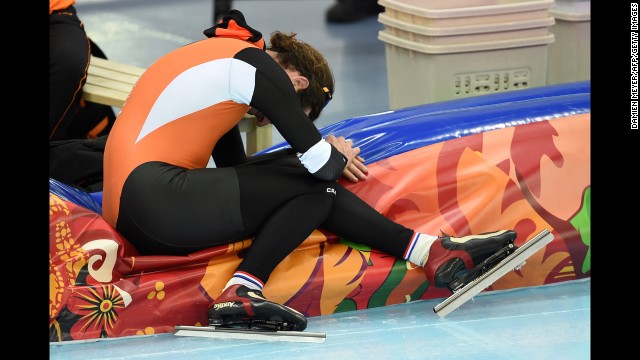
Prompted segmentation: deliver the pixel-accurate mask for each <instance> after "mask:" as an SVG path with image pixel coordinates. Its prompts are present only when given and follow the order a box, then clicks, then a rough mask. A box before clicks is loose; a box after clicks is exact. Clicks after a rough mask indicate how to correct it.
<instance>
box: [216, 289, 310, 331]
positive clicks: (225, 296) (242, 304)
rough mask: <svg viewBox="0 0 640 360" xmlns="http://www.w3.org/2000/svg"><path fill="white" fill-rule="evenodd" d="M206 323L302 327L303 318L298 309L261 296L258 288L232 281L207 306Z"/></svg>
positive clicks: (245, 326) (234, 325)
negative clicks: (232, 283) (233, 283)
mask: <svg viewBox="0 0 640 360" xmlns="http://www.w3.org/2000/svg"><path fill="white" fill-rule="evenodd" d="M207 315H208V317H209V326H219V327H229V328H238V329H259V330H278V331H283V330H284V331H289V330H291V331H303V330H304V329H306V328H307V319H306V318H305V317H304V315H302V314H301V313H300V312H298V311H296V310H294V309H292V308H290V307H288V306H285V305H281V304H277V303H274V302H271V301H269V300H267V299H265V298H264V296H263V295H262V292H261V291H259V290H252V289H249V288H248V287H246V286H244V285H232V286H229V287H228V288H227V289H226V290H225V291H223V292H222V294H220V296H218V298H217V299H216V300H215V301H214V302H213V304H211V306H210V307H209V310H208V313H207Z"/></svg>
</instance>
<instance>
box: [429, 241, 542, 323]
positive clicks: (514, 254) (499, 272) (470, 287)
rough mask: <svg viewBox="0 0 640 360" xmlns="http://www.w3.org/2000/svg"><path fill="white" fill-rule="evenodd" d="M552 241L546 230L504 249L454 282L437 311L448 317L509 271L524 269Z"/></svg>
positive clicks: (436, 308)
mask: <svg viewBox="0 0 640 360" xmlns="http://www.w3.org/2000/svg"><path fill="white" fill-rule="evenodd" d="M551 240H553V234H551V232H550V231H549V230H548V229H544V230H542V231H541V232H540V233H538V234H537V235H535V236H534V237H533V238H532V239H531V240H529V241H527V242H526V243H525V244H524V245H522V246H520V247H517V246H515V245H514V244H509V245H508V246H506V247H504V248H503V249H502V250H500V251H498V252H497V253H496V254H494V255H492V256H490V257H489V258H487V259H486V260H485V261H483V262H482V263H480V264H478V266H476V267H475V268H474V269H472V270H470V271H468V272H467V273H465V274H463V275H461V276H459V277H457V278H456V279H455V280H454V281H452V282H451V283H450V284H449V286H448V288H449V290H451V291H452V292H453V294H452V295H451V296H449V297H448V298H446V299H445V300H444V301H443V302H441V303H439V304H438V305H436V306H435V307H434V308H433V311H434V312H435V313H436V314H438V315H439V316H440V317H445V316H447V315H448V314H450V313H451V312H452V311H454V310H455V309H457V308H458V307H460V306H461V305H462V304H464V303H465V302H467V301H468V300H469V299H471V298H473V297H474V296H475V295H477V294H478V293H480V292H481V291H482V290H484V289H486V288H487V287H489V286H490V285H491V284H493V283H494V282H495V281H497V280H498V279H500V278H501V277H503V276H504V275H506V274H507V273H508V272H510V271H512V270H514V269H516V270H517V269H519V268H521V267H522V266H523V265H524V264H525V261H526V260H527V259H528V258H529V257H530V256H531V255H533V254H535V253H536V252H537V251H538V250H540V249H542V248H543V247H545V246H546V245H547V244H548V243H550V242H551Z"/></svg>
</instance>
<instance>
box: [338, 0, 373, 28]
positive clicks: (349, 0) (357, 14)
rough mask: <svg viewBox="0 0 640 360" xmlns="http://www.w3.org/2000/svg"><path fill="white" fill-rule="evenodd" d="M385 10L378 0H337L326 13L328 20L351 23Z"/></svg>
mask: <svg viewBox="0 0 640 360" xmlns="http://www.w3.org/2000/svg"><path fill="white" fill-rule="evenodd" d="M383 11H384V7H383V6H380V5H378V0H336V3H335V4H333V5H332V6H331V7H330V8H329V9H328V10H327V13H326V18H327V22H330V23H349V22H354V21H359V20H362V19H365V18H367V17H370V16H375V15H377V14H379V13H381V12H383Z"/></svg>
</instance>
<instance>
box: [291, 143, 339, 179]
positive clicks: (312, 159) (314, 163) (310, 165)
mask: <svg viewBox="0 0 640 360" xmlns="http://www.w3.org/2000/svg"><path fill="white" fill-rule="evenodd" d="M330 156H331V145H330V144H329V143H328V142H326V141H324V139H321V140H320V141H318V142H317V143H316V144H315V145H313V146H312V147H311V148H309V150H307V152H305V153H304V154H298V157H299V158H300V162H302V165H304V167H306V168H307V170H309V172H310V173H312V174H314V173H315V172H317V171H318V170H320V168H322V167H323V166H324V165H325V164H326V163H327V161H329V157H330Z"/></svg>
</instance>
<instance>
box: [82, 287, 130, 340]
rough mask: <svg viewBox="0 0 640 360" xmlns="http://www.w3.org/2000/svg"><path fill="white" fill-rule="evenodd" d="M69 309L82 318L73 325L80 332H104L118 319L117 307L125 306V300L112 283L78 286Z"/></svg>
mask: <svg viewBox="0 0 640 360" xmlns="http://www.w3.org/2000/svg"><path fill="white" fill-rule="evenodd" d="M77 290H79V292H78V294H77V295H76V296H74V298H75V300H76V301H74V302H73V304H72V306H71V311H72V312H74V313H76V314H78V315H81V316H82V318H81V319H80V320H79V321H78V323H77V324H76V325H75V326H74V327H77V326H80V329H79V330H80V331H82V332H94V331H96V332H100V333H102V332H104V331H107V332H108V331H109V330H111V329H112V328H113V327H114V325H115V322H116V321H117V320H118V309H123V308H124V307H125V305H126V304H125V301H124V299H123V297H122V296H121V295H120V294H119V292H118V291H117V289H116V288H115V287H114V286H112V285H104V286H96V287H84V288H83V287H79V288H77Z"/></svg>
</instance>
